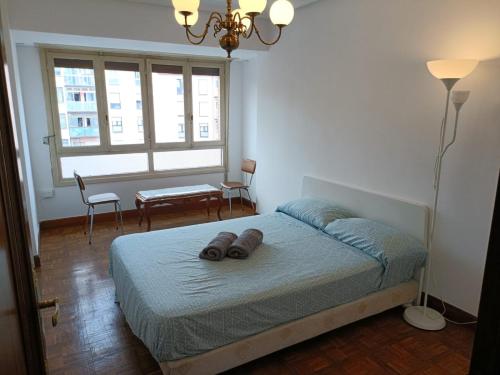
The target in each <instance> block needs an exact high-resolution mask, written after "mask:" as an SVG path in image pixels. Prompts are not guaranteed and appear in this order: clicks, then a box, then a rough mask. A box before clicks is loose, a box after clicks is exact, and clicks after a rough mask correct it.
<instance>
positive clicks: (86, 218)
mask: <svg viewBox="0 0 500 375" xmlns="http://www.w3.org/2000/svg"><path fill="white" fill-rule="evenodd" d="M89 214H90V206H87V216H85V226H84V227H83V234H84V235H87V228H88V227H89Z"/></svg>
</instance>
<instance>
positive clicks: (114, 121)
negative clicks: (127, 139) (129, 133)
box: [111, 117, 123, 133]
mask: <svg viewBox="0 0 500 375" xmlns="http://www.w3.org/2000/svg"><path fill="white" fill-rule="evenodd" d="M111 131H112V132H113V133H123V123H122V118H121V117H111Z"/></svg>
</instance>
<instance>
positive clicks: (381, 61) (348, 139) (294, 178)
mask: <svg viewBox="0 0 500 375" xmlns="http://www.w3.org/2000/svg"><path fill="white" fill-rule="evenodd" d="M435 58H478V59H481V60H484V61H483V62H482V63H481V64H480V66H479V67H478V69H477V70H476V71H475V72H474V73H473V74H472V75H471V76H469V77H467V78H466V79H464V80H463V81H461V82H459V83H458V85H457V86H456V88H457V89H470V90H472V94H471V97H470V99H469V102H467V103H466V105H465V106H464V108H463V111H462V118H461V121H460V129H459V134H458V140H457V143H456V144H455V145H454V147H453V148H451V150H450V152H449V154H448V155H447V156H446V159H445V161H444V166H443V168H444V170H443V174H442V186H441V189H442V190H441V194H442V195H441V200H440V202H439V215H438V224H437V236H436V237H437V238H436V254H435V268H434V276H435V279H436V286H434V287H433V288H432V293H433V294H434V295H438V296H439V295H440V294H442V295H443V297H444V299H445V300H446V301H447V302H449V303H451V304H453V305H455V306H458V307H460V308H462V309H464V310H466V311H468V312H470V313H472V314H476V313H477V308H478V301H479V293H480V288H481V283H482V274H483V268H484V261H485V254H486V248H487V242H488V235H489V230H490V223H491V217H492V209H493V200H494V192H495V188H496V181H497V177H498V171H499V166H500V91H499V88H500V59H499V58H500V2H498V1H488V0H478V1H469V0H440V1H435V0H421V1H410V0H403V1H399V0H398V1H395V0H379V1H372V0H356V1H352V0H337V1H329V0H328V1H320V2H318V3H316V4H313V5H311V6H308V7H305V8H303V9H300V10H298V12H297V13H296V19H295V21H294V23H293V24H292V25H291V26H290V27H289V29H288V30H287V33H286V35H285V36H284V38H283V40H282V41H281V42H280V43H279V44H278V45H276V46H275V47H274V48H272V49H271V50H270V52H269V53H266V54H265V55H262V56H261V57H259V58H258V59H257V60H256V61H252V62H251V63H249V64H250V65H255V67H251V68H249V67H245V70H246V71H248V70H249V69H254V68H255V69H258V71H259V72H258V73H259V74H258V75H257V76H258V87H257V88H256V89H255V90H258V103H257V104H256V105H255V108H257V109H258V118H257V121H255V119H253V118H252V116H251V114H250V115H249V114H247V116H244V119H245V121H246V123H245V124H244V129H245V131H244V134H245V137H246V135H247V134H249V132H250V133H252V132H256V136H257V142H256V144H257V150H256V152H255V151H253V150H252V149H253V144H252V142H253V141H252V138H251V137H250V138H249V139H247V138H244V141H245V142H244V145H243V150H244V153H248V155H250V154H252V153H255V154H256V155H257V156H258V158H257V160H258V181H259V183H258V185H257V194H258V202H259V211H260V212H269V211H271V210H273V209H274V208H275V206H276V205H277V204H278V203H280V202H283V201H286V200H288V199H292V198H295V197H297V196H299V194H300V187H301V180H302V176H304V175H313V176H318V177H323V178H326V179H329V180H333V181H339V182H342V183H345V184H351V185H355V186H360V187H363V188H367V189H370V190H374V191H379V192H382V193H385V194H389V195H393V196H397V197H403V198H408V199H410V200H413V201H420V202H423V203H425V204H427V205H428V206H432V197H433V189H432V179H433V166H434V156H435V152H436V148H437V143H438V137H439V125H440V119H441V116H442V111H443V109H444V99H445V90H444V87H443V85H442V84H441V83H440V82H439V81H437V80H436V79H434V78H433V77H432V76H431V75H430V74H429V73H428V72H427V70H426V67H425V61H427V60H430V59H435ZM245 92H248V91H247V90H245ZM253 92H254V90H250V92H249V95H250V97H248V98H245V99H244V100H245V103H251V101H252V100H253ZM452 120H453V116H452ZM255 126H256V128H255ZM247 127H250V128H252V127H254V129H252V130H249V129H247Z"/></svg>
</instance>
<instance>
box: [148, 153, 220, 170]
mask: <svg viewBox="0 0 500 375" xmlns="http://www.w3.org/2000/svg"><path fill="white" fill-rule="evenodd" d="M153 161H154V167H155V170H156V171H169V170H175V169H190V168H204V167H220V166H222V149H221V148H215V149H210V150H183V151H165V152H155V153H153Z"/></svg>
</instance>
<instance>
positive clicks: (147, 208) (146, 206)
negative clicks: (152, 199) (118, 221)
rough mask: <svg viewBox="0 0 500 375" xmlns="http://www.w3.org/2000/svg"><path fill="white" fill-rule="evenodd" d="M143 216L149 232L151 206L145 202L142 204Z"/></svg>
mask: <svg viewBox="0 0 500 375" xmlns="http://www.w3.org/2000/svg"><path fill="white" fill-rule="evenodd" d="M144 215H145V216H146V221H147V223H148V227H147V231H148V232H149V231H151V205H150V204H149V203H147V202H145V203H144Z"/></svg>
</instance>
